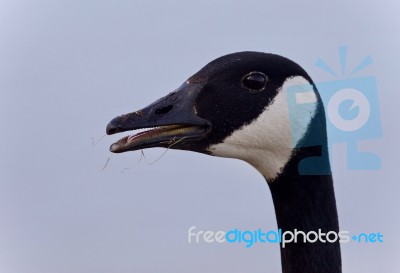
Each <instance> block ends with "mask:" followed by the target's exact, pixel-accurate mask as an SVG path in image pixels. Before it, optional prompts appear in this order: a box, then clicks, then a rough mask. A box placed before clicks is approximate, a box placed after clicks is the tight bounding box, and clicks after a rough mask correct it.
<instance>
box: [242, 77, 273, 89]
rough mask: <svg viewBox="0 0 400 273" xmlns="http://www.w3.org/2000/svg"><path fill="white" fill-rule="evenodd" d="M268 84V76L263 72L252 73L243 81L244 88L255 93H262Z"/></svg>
mask: <svg viewBox="0 0 400 273" xmlns="http://www.w3.org/2000/svg"><path fill="white" fill-rule="evenodd" d="M266 83H267V76H265V75H264V74H263V73H261V72H251V73H250V74H248V75H246V76H244V78H243V80H242V84H243V86H244V87H246V88H248V89H250V90H254V91H260V90H262V89H264V87H265V85H266Z"/></svg>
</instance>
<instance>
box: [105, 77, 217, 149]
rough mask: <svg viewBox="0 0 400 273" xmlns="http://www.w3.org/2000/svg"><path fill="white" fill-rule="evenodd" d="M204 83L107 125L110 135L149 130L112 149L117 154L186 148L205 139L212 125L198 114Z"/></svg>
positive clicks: (189, 85) (194, 85)
mask: <svg viewBox="0 0 400 273" xmlns="http://www.w3.org/2000/svg"><path fill="white" fill-rule="evenodd" d="M202 88H203V85H202V84H187V83H185V84H183V85H182V86H181V87H180V88H178V89H177V90H176V91H174V92H172V93H170V94H168V95H167V96H165V97H163V98H161V99H159V100H157V101H155V102H154V103H152V104H150V105H149V106H147V107H145V108H143V109H141V110H139V111H136V112H133V113H129V114H125V115H122V116H118V117H116V118H114V119H113V120H111V121H110V123H109V124H108V125H107V129H106V130H107V134H108V135H111V134H115V133H120V132H125V131H131V130H136V129H149V130H145V131H142V132H140V133H137V134H133V135H128V136H125V137H124V138H122V139H120V140H118V141H117V142H115V143H114V144H112V145H111V146H110V151H111V152H113V153H122V152H127V151H135V150H140V149H144V148H151V147H168V148H169V147H171V148H176V149H185V146H186V145H190V143H192V142H195V141H197V140H200V139H202V138H204V137H205V136H206V135H207V134H208V133H209V132H210V129H211V125H210V123H209V122H208V121H207V120H205V119H202V118H200V117H198V116H197V115H196V99H197V96H198V94H199V93H200V92H201V90H202Z"/></svg>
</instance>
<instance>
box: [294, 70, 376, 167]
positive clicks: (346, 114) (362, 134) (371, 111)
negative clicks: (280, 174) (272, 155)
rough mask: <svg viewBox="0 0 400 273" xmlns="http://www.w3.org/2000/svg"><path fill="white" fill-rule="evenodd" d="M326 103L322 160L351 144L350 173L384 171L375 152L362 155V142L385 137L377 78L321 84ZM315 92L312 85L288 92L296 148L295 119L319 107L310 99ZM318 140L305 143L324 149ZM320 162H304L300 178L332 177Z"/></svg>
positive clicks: (324, 102)
mask: <svg viewBox="0 0 400 273" xmlns="http://www.w3.org/2000/svg"><path fill="white" fill-rule="evenodd" d="M316 87H317V89H318V91H319V94H320V97H321V100H322V103H323V105H324V108H325V116H326V125H327V133H328V143H329V146H328V151H322V152H321V156H328V154H332V153H331V152H330V151H331V150H332V149H331V147H332V144H334V143H347V168H348V169H349V170H376V169H379V168H380V159H379V157H378V156H377V155H376V154H374V153H371V152H364V151H359V149H358V142H359V141H362V140H370V139H376V138H379V137H381V136H382V129H381V123H380V114H379V104H378V93H377V88H376V81H375V78H374V77H360V78H352V79H343V80H334V81H328V82H321V83H317V84H316ZM309 92H313V86H312V85H299V86H293V87H290V88H289V89H288V92H287V99H288V106H289V119H290V123H291V125H292V132H293V134H292V135H293V136H292V139H293V144H294V145H296V143H298V141H299V137H300V136H296V135H295V133H294V132H295V128H294V126H296V125H295V119H296V115H298V113H299V112H301V111H311V110H312V109H313V108H315V107H316V103H318V101H317V98H315V99H314V100H304V99H301V98H307V97H308V98H312V96H307V94H308V93H309ZM321 141H322V140H321V139H320V138H318V137H315V138H311V141H308V142H307V143H302V147H306V146H310V147H311V146H318V145H319V146H322V147H323V146H324V145H322V144H323V143H322V142H321ZM317 162H318V160H316V158H306V159H303V160H302V161H301V162H300V164H299V172H300V174H308V175H313V174H314V175H317V174H318V175H319V174H329V173H327V171H326V170H325V169H324V168H321V167H320V166H318V164H317Z"/></svg>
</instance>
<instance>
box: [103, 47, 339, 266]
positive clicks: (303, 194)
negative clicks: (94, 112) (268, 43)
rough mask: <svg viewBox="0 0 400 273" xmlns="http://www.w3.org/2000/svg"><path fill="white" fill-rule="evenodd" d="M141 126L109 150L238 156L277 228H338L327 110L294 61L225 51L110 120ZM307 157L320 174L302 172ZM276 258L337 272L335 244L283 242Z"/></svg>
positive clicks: (124, 126) (119, 125) (125, 127)
mask: <svg viewBox="0 0 400 273" xmlns="http://www.w3.org/2000/svg"><path fill="white" fill-rule="evenodd" d="M301 85H309V86H311V89H310V90H311V92H307V93H304V96H306V97H305V100H306V101H308V102H312V103H310V104H309V107H308V108H307V110H306V111H302V112H296V113H294V115H293V113H291V112H290V111H291V109H290V107H291V105H290V103H288V96H289V91H290V88H291V87H293V86H301ZM143 128H150V129H149V130H147V131H144V132H141V133H138V134H136V135H130V136H126V137H124V138H122V139H121V140H119V141H117V142H116V143H114V144H112V145H111V147H110V151H111V152H114V153H122V152H127V151H135V150H139V149H145V148H151V147H168V148H171V149H179V150H187V151H194V152H200V153H204V154H209V155H214V156H220V157H230V158H237V159H242V160H244V161H247V162H248V163H249V164H251V165H252V166H254V167H255V168H256V169H257V170H258V171H259V172H260V173H261V174H262V175H263V176H264V177H265V179H266V181H267V182H268V183H267V184H268V186H269V187H270V190H271V194H272V198H273V202H274V207H275V213H276V218H277V222H278V227H279V228H280V229H282V231H294V230H295V229H297V230H300V231H303V232H308V231H316V232H318V230H321V231H322V232H325V233H326V232H329V231H334V232H336V233H337V232H338V231H339V224H338V215H337V210H336V201H335V195H334V189H333V180H332V176H331V173H330V163H329V157H328V156H326V154H327V133H326V121H325V114H324V108H323V105H322V102H321V99H320V96H319V94H318V91H317V89H316V87H315V85H314V83H313V81H312V80H311V78H310V77H309V75H308V74H307V73H306V72H305V71H304V70H303V69H302V68H301V67H300V66H299V65H297V64H296V63H294V62H293V61H291V60H289V59H286V58H284V57H281V56H278V55H274V54H266V53H259V52H239V53H233V54H229V55H226V56H222V57H220V58H218V59H216V60H214V61H212V62H210V63H209V64H207V65H206V66H205V67H204V68H202V69H201V70H200V71H199V72H197V73H196V74H194V75H193V76H191V77H190V78H189V79H188V80H187V81H185V82H184V83H183V84H182V85H181V86H180V87H179V88H178V89H177V90H175V91H173V92H172V93H170V94H168V95H167V96H165V97H163V98H161V99H159V100H157V101H156V102H154V103H152V104H150V105H149V106H147V107H145V108H143V109H141V110H139V111H136V112H133V113H129V114H125V115H122V116H119V117H116V118H114V119H113V120H112V121H111V122H110V123H109V124H108V126H107V134H115V133H119V132H125V131H129V130H135V129H143ZM315 140H318V145H311V146H310V144H309V143H315ZM324 155H325V156H324ZM310 157H313V158H314V161H313V164H315V166H316V168H317V169H318V170H320V171H322V172H321V174H306V175H304V174H301V173H299V171H301V170H300V169H299V164H300V163H301V161H302V160H303V159H304V158H310ZM281 261H282V270H283V272H284V273H294V272H297V273H300V272H301V273H314V272H315V273H316V272H318V273H322V272H324V273H333V272H335V273H337V272H341V257H340V245H339V241H338V240H335V241H334V242H332V243H329V242H326V243H324V242H321V241H317V242H315V243H309V242H308V243H304V242H302V241H299V242H297V243H291V244H288V245H286V246H285V247H284V248H283V247H282V245H281Z"/></svg>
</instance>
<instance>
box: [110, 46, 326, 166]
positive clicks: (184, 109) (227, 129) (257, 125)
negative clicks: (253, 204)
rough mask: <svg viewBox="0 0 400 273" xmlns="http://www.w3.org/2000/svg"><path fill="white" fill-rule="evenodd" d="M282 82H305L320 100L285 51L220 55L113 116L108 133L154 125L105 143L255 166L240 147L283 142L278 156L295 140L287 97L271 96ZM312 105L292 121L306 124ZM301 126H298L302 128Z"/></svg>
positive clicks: (276, 146) (118, 148)
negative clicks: (168, 89)
mask: <svg viewBox="0 0 400 273" xmlns="http://www.w3.org/2000/svg"><path fill="white" fill-rule="evenodd" d="M287 84H291V85H293V84H300V85H309V86H311V89H312V90H311V91H312V93H313V94H314V97H315V99H316V101H317V102H319V101H320V99H319V96H318V94H317V93H316V89H315V87H314V86H313V84H312V80H311V78H310V77H309V76H308V74H307V73H306V72H305V71H304V70H303V69H302V68H301V67H300V66H299V65H297V64H296V63H294V62H293V61H291V60H289V59H286V58H284V57H281V56H278V55H274V54H266V53H259V52H239V53H233V54H229V55H226V56H223V57H220V58H218V59H216V60H214V61H212V62H210V63H209V64H207V65H206V66H205V67H203V68H202V69H201V70H200V71H199V72H197V73H196V74H194V75H193V76H191V77H190V78H189V79H188V80H187V81H186V82H184V83H183V84H182V85H181V86H180V87H179V88H178V89H177V90H175V91H173V92H172V93H170V94H168V95H167V96H165V97H163V98H161V99H159V100H157V101H156V102H154V103H152V104H151V105H149V106H147V107H145V108H143V109H142V110H139V111H136V112H133V113H129V114H126V115H123V116H119V117H117V118H115V119H113V120H112V121H111V122H110V123H109V124H108V126H107V134H114V133H119V132H124V131H129V130H134V129H142V128H153V129H150V130H148V131H145V132H142V133H139V134H136V135H133V136H127V137H124V138H123V139H121V140H119V141H118V142H116V143H114V144H113V145H111V147H110V150H111V151H112V152H115V153H119V152H126V151H134V150H139V149H144V148H151V147H169V148H172V149H180V150H189V151H196V152H201V153H206V154H212V155H216V156H224V157H235V158H240V159H243V160H246V161H248V162H249V163H251V164H252V165H254V166H255V167H256V168H258V169H259V170H260V168H261V169H262V167H260V166H257V165H259V164H258V163H256V162H253V161H254V159H253V158H252V157H253V156H251V155H249V154H246V152H245V150H249V149H251V148H252V147H253V148H254V149H255V150H257V151H260V150H266V152H267V153H268V149H269V148H268V146H271V149H270V151H269V152H270V155H271V156H276V154H275V153H276V152H277V151H278V150H281V149H283V153H284V155H282V156H281V157H282V160H285V158H287V157H288V156H290V154H291V151H292V149H293V148H294V146H293V145H291V144H292V143H293V141H292V140H293V138H292V137H291V135H290V134H291V130H292V129H291V128H290V127H291V126H292V125H293V121H292V120H291V121H289V120H288V119H293V118H289V112H288V109H287V108H288V104H287V101H286V99H284V98H283V97H282V98H281V97H278V94H280V93H283V92H281V91H282V90H283V89H285V88H287V86H286V85H287ZM284 91H285V90H284ZM285 96H286V94H285ZM285 98H286V97H285ZM273 105H274V107H272V106H273ZM285 108H286V109H285ZM316 109H318V106H317V107H315V108H314V110H313V113H308V115H309V117H307V119H306V120H305V121H304V117H301V116H300V117H299V120H298V122H297V121H294V125H295V127H296V126H298V127H302V126H303V127H308V126H309V123H310V120H311V119H312V118H313V117H314V116H315V113H316V112H317V110H316ZM296 122H297V123H296ZM284 123H285V124H284ZM306 129H307V128H302V129H301V131H302V133H301V134H302V135H304V134H305V133H306ZM238 132H239V133H238ZM289 135H290V136H289ZM289 138H290V140H288V139H289ZM289 142H290V143H289ZM297 142H298V141H297ZM220 144H222V146H221V145H220ZM293 144H294V145H295V144H296V143H293ZM239 146H242V147H239ZM246 146H247V147H248V148H249V149H247V148H246ZM273 146H274V147H273ZM237 147H239V148H238V149H236V148H237ZM243 150H244V151H243ZM278 157H279V155H278ZM278 161H279V160H278ZM272 164H275V163H272ZM278 167H279V166H278ZM281 167H282V166H280V167H279V168H281ZM260 171H261V172H263V171H262V170H260ZM273 172H274V171H273Z"/></svg>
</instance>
